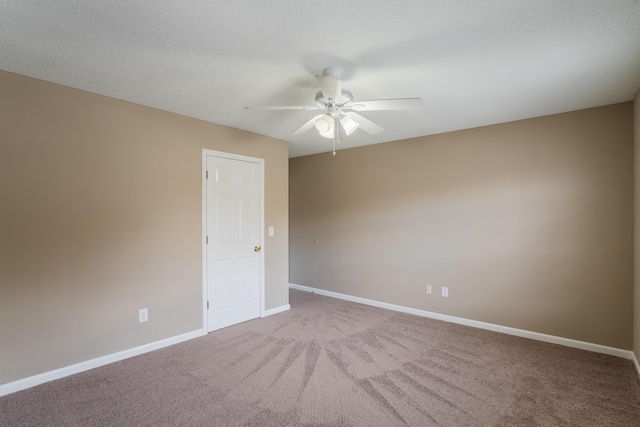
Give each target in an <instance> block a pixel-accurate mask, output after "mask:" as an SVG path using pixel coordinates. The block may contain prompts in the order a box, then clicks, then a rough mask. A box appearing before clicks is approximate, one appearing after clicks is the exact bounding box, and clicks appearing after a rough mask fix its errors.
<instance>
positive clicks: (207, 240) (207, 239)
mask: <svg viewBox="0 0 640 427" xmlns="http://www.w3.org/2000/svg"><path fill="white" fill-rule="evenodd" d="M205 240H206V242H207V245H208V244H209V236H207V238H206V239H205Z"/></svg>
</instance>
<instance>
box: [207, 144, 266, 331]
mask: <svg viewBox="0 0 640 427" xmlns="http://www.w3.org/2000/svg"><path fill="white" fill-rule="evenodd" d="M208 156H213V157H220V158H223V159H230V160H240V161H244V162H251V163H258V164H259V165H260V201H259V204H258V205H259V209H260V214H259V216H260V246H262V250H261V251H260V252H259V262H260V267H259V271H260V317H264V313H265V297H264V294H265V291H264V285H265V278H264V272H265V267H264V253H265V251H266V249H267V248H266V245H265V239H264V159H260V158H257V157H249V156H243V155H240V154H233V153H225V152H223V151H215V150H209V149H206V148H203V149H202V200H201V203H202V236H201V240H202V261H201V262H202V329H203V330H204V331H205V333H207V331H208V330H209V319H208V313H207V300H208V297H209V296H208V292H207V242H206V237H207V157H208Z"/></svg>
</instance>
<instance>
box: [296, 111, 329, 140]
mask: <svg viewBox="0 0 640 427" xmlns="http://www.w3.org/2000/svg"><path fill="white" fill-rule="evenodd" d="M321 116H322V114H318V115H317V116H315V117H313V118H312V119H311V120H309V121H308V122H306V123H305V124H303V125H302V126H300V127H299V128H298V129H296V130H294V131H293V133H292V134H291V135H302V134H303V133H305V132H306V131H308V130H309V129H311V128H312V127H313V126H314V125H315V124H316V120H318V117H321Z"/></svg>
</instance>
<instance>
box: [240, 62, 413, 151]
mask: <svg viewBox="0 0 640 427" xmlns="http://www.w3.org/2000/svg"><path fill="white" fill-rule="evenodd" d="M343 72H344V70H343V69H342V68H340V67H328V68H325V69H324V71H323V73H322V75H321V76H316V79H317V80H318V84H319V85H320V91H319V92H318V93H316V98H315V105H311V106H305V105H290V106H286V105H284V106H258V107H244V108H245V109H246V110H319V111H323V113H322V114H318V115H317V116H315V117H312V118H311V119H310V120H309V121H307V122H306V123H305V124H303V125H302V126H300V127H299V128H298V129H296V130H295V131H293V133H292V135H301V134H303V133H305V132H307V131H308V130H310V129H311V128H312V127H315V128H316V129H317V130H318V132H319V133H320V135H321V136H323V137H325V138H331V139H333V155H334V156H335V154H336V143H340V139H339V134H340V131H339V129H340V128H342V129H343V130H344V133H345V134H346V135H351V134H352V133H353V132H355V130H356V129H358V128H360V129H362V130H363V131H365V132H367V133H368V134H370V135H373V134H376V133H380V132H382V131H383V129H382V128H381V127H380V126H378V125H377V124H375V123H373V122H372V121H371V120H369V119H367V118H365V117H363V116H361V115H360V114H358V113H356V111H376V110H417V109H420V108H424V106H425V105H424V101H423V100H422V99H420V98H398V99H374V100H370V101H354V100H353V95H352V94H351V92H349V91H347V90H344V89H342V82H341V81H340V78H341V77H342V73H343Z"/></svg>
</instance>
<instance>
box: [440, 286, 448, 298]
mask: <svg viewBox="0 0 640 427" xmlns="http://www.w3.org/2000/svg"><path fill="white" fill-rule="evenodd" d="M442 296H443V297H445V298H447V297H448V296H449V288H446V287H444V286H443V287H442Z"/></svg>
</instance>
